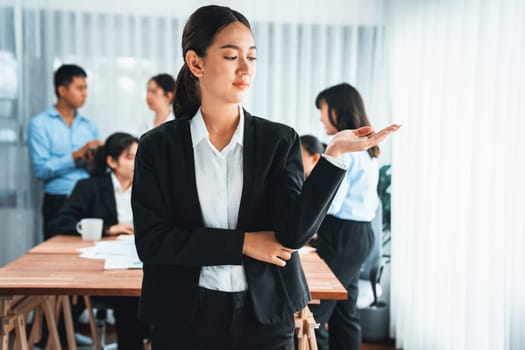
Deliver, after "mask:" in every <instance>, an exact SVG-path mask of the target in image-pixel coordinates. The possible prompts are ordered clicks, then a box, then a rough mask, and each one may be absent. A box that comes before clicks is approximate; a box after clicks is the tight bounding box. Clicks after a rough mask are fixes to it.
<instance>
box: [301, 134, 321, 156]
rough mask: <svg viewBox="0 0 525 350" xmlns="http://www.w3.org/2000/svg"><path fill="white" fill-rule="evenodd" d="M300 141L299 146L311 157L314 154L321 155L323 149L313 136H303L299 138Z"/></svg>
mask: <svg viewBox="0 0 525 350" xmlns="http://www.w3.org/2000/svg"><path fill="white" fill-rule="evenodd" d="M299 139H300V140H301V146H303V148H304V150H305V151H306V152H307V153H308V154H309V155H311V156H313V155H316V154H323V153H324V150H325V147H323V144H322V143H321V141H319V139H318V138H317V137H315V136H313V135H303V136H301V137H300V138H299Z"/></svg>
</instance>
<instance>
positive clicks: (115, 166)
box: [50, 133, 149, 350]
mask: <svg viewBox="0 0 525 350" xmlns="http://www.w3.org/2000/svg"><path fill="white" fill-rule="evenodd" d="M137 145H138V140H137V138H135V137H134V136H132V135H130V134H126V133H114V134H112V135H111V136H109V137H108V138H107V139H106V142H105V144H104V146H101V147H99V148H98V149H97V151H96V153H95V163H94V170H93V176H92V177H91V178H89V179H85V180H80V181H79V182H78V183H77V185H76V186H75V188H74V189H73V192H72V193H71V196H70V197H69V198H67V200H66V202H65V203H64V205H63V206H62V208H61V209H60V211H59V213H58V215H57V217H56V218H55V219H54V220H52V221H51V225H50V226H51V228H52V230H53V232H55V233H57V234H77V233H76V224H77V223H78V222H79V221H80V219H82V218H101V219H103V220H104V234H105V235H119V234H133V214H132V211H131V184H132V180H133V170H134V163H135V152H136V151H137ZM102 302H103V303H104V304H105V305H107V306H108V307H111V308H113V310H114V314H115V319H116V329H117V338H118V348H119V349H120V350H122V349H125V350H128V349H143V344H142V339H143V338H147V337H149V335H148V330H149V327H148V326H147V325H146V324H143V323H141V322H139V321H138V320H137V308H138V298H136V297H111V298H103V299H102Z"/></svg>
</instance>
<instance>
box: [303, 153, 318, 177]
mask: <svg viewBox="0 0 525 350" xmlns="http://www.w3.org/2000/svg"><path fill="white" fill-rule="evenodd" d="M301 156H302V158H303V168H304V177H305V178H307V177H308V175H310V173H311V172H312V169H313V168H314V166H315V164H317V161H318V160H319V155H318V154H316V155H313V156H312V155H311V154H310V153H308V151H306V150H305V149H304V147H303V146H301Z"/></svg>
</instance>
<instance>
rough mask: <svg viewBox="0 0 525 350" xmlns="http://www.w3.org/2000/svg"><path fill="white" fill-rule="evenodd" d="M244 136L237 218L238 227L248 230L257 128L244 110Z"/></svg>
mask: <svg viewBox="0 0 525 350" xmlns="http://www.w3.org/2000/svg"><path fill="white" fill-rule="evenodd" d="M243 132H244V136H243V149H242V163H243V176H242V177H243V184H242V194H241V203H240V205H239V213H238V216H237V227H238V228H244V229H246V228H247V227H249V213H251V206H252V203H253V201H252V191H251V189H252V186H253V182H254V177H255V128H254V124H253V118H252V116H251V115H250V113H248V112H247V111H246V110H244V131H243Z"/></svg>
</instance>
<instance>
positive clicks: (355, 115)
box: [315, 83, 379, 158]
mask: <svg viewBox="0 0 525 350" xmlns="http://www.w3.org/2000/svg"><path fill="white" fill-rule="evenodd" d="M321 101H325V102H326V104H327V105H328V118H329V120H330V123H332V125H333V126H334V127H335V128H336V129H337V131H341V130H346V129H358V128H361V127H363V126H370V121H369V120H368V117H367V116H366V112H365V105H364V103H363V99H362V98H361V95H360V94H359V92H358V91H357V90H356V89H355V88H354V87H353V86H352V85H350V84H347V83H342V84H338V85H334V86H332V87H329V88H328V89H325V90H323V91H321V92H320V93H319V95H317V98H316V99H315V106H316V107H317V108H319V109H320V108H321ZM334 116H335V118H334ZM368 154H369V155H370V157H372V158H377V157H378V156H379V147H378V146H374V147H372V148H369V149H368Z"/></svg>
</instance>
